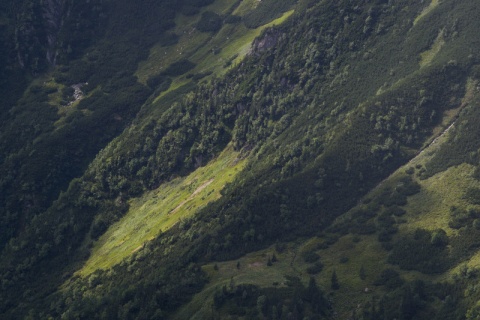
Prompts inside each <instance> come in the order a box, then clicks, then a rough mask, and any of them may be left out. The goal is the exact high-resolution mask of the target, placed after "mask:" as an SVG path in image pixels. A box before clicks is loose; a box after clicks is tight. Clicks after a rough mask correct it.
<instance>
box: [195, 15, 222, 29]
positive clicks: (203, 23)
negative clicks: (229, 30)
mask: <svg viewBox="0 0 480 320" xmlns="http://www.w3.org/2000/svg"><path fill="white" fill-rule="evenodd" d="M222 23H223V21H222V18H221V17H220V16H219V15H218V14H216V13H215V12H212V11H205V12H203V13H202V17H201V18H200V21H199V22H198V23H197V29H198V30H200V31H202V32H217V31H218V30H220V28H221V27H222Z"/></svg>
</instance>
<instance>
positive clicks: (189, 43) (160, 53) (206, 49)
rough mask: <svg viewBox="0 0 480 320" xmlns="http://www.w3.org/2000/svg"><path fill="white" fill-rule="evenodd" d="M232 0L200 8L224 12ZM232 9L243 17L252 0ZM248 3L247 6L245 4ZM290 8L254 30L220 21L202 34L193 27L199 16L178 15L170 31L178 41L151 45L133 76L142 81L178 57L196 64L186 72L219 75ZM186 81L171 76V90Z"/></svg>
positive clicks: (288, 13)
mask: <svg viewBox="0 0 480 320" xmlns="http://www.w3.org/2000/svg"><path fill="white" fill-rule="evenodd" d="M235 2H236V1H232V0H230V1H216V2H215V3H213V4H212V5H210V6H208V7H206V8H204V9H203V10H202V12H203V11H213V12H215V13H218V14H220V15H221V14H225V12H227V11H228V10H229V9H231V8H233V7H232V6H234V5H235ZM244 2H245V4H243V2H242V4H241V5H240V6H239V7H238V8H236V9H235V10H234V11H233V14H235V15H238V16H243V15H244V14H246V13H248V12H249V11H250V10H253V9H254V5H253V4H252V3H251V2H252V1H244ZM249 3H250V4H251V5H250V6H247V4H249ZM293 12H294V10H290V11H288V12H285V13H283V15H282V16H281V17H279V18H277V19H275V20H273V21H271V22H269V23H267V24H265V25H263V26H260V27H258V28H256V29H248V28H247V27H245V25H244V24H243V23H241V22H240V23H235V24H226V23H225V24H224V25H223V27H222V29H220V30H219V31H218V32H217V33H215V34H211V33H205V32H200V31H198V30H197V29H196V28H195V26H196V24H197V22H198V20H199V19H200V14H198V15H196V16H194V17H186V16H183V15H179V16H178V17H177V19H176V28H175V30H174V33H175V34H177V35H178V36H179V40H178V43H176V44H174V45H170V46H162V45H160V44H158V45H156V46H154V47H153V48H152V50H151V52H150V56H149V58H148V59H147V60H146V61H144V62H142V63H140V65H139V68H138V70H137V73H136V75H137V77H138V78H139V80H140V81H141V82H145V81H146V80H147V79H148V77H149V76H151V75H154V74H158V73H160V72H161V71H162V70H164V69H165V68H166V67H168V66H169V65H170V64H172V63H174V62H176V61H179V60H181V59H188V60H190V61H192V62H194V63H195V64H196V67H195V69H193V70H192V71H190V72H189V73H190V74H196V73H205V72H213V73H215V74H221V73H223V72H225V71H226V70H228V67H229V66H230V65H233V64H235V63H236V62H238V61H240V60H241V59H242V58H243V57H244V56H245V55H246V54H247V53H248V50H249V48H250V44H251V43H252V41H253V39H255V37H257V36H258V35H260V33H261V32H262V30H264V29H265V28H267V27H270V26H273V25H279V24H281V23H283V22H284V21H285V20H286V19H287V18H288V17H289V16H290V15H292V13H293ZM188 81H190V80H189V79H187V78H186V77H185V75H183V76H180V77H177V78H176V79H174V81H173V84H172V86H171V88H172V89H174V88H177V87H179V86H180V85H182V84H184V83H186V82H188Z"/></svg>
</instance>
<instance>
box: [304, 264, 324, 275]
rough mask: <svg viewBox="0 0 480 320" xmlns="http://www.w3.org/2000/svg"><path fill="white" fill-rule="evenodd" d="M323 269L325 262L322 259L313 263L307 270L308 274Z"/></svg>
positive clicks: (316, 272)
mask: <svg viewBox="0 0 480 320" xmlns="http://www.w3.org/2000/svg"><path fill="white" fill-rule="evenodd" d="M322 270H323V263H321V262H320V261H317V262H315V263H314V264H313V265H311V266H308V267H307V269H306V271H307V273H308V274H318V273H320V272H322Z"/></svg>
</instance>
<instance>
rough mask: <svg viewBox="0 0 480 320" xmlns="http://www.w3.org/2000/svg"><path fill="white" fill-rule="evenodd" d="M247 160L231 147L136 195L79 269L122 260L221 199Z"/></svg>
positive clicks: (85, 271) (102, 266) (83, 272)
mask: <svg viewBox="0 0 480 320" xmlns="http://www.w3.org/2000/svg"><path fill="white" fill-rule="evenodd" d="M245 162H246V160H245V159H240V158H239V154H238V152H234V151H233V150H232V149H231V148H230V147H228V148H227V149H226V150H225V151H223V152H222V153H221V154H220V155H219V156H218V158H216V159H214V160H212V161H211V162H210V163H209V164H208V165H206V166H205V167H201V168H198V169H197V170H195V171H194V172H193V173H192V174H190V175H189V176H187V177H182V178H176V179H173V180H172V181H170V182H167V183H164V184H162V185H161V186H160V187H159V188H157V189H156V190H152V191H150V192H148V193H146V194H144V195H143V196H142V197H140V198H137V199H133V200H132V201H131V203H130V210H129V211H128V213H127V214H126V215H125V216H124V217H123V218H122V219H121V220H120V221H118V222H117V223H115V224H114V225H113V226H112V227H110V228H109V229H108V231H107V232H106V233H105V234H104V235H102V237H100V239H99V240H98V241H97V243H96V244H95V246H94V248H93V250H92V254H91V256H90V259H89V260H88V261H87V262H86V264H85V266H84V267H83V268H82V269H81V270H80V271H79V273H80V274H81V275H88V274H90V273H91V272H93V271H95V270H96V269H99V268H100V269H107V268H109V267H111V266H113V265H115V264H117V263H119V262H121V261H122V260H123V259H124V258H126V257H128V256H130V255H131V254H132V253H134V252H135V251H137V250H138V249H140V248H141V247H142V246H143V245H144V244H145V243H146V242H147V241H149V240H151V239H153V238H154V237H156V236H157V235H158V234H160V233H161V232H162V231H165V230H167V229H169V228H171V227H172V226H173V225H175V224H176V223H177V222H179V221H181V220H182V219H185V218H188V217H191V216H192V215H194V214H195V213H196V212H198V210H199V209H201V208H202V207H204V206H205V205H206V204H208V203H209V202H211V201H214V200H216V199H218V198H219V197H220V196H221V195H220V190H222V188H223V187H224V186H225V184H226V183H228V182H231V181H232V180H233V179H234V178H235V177H236V176H237V175H238V174H239V173H240V172H241V171H242V169H243V167H244V165H245Z"/></svg>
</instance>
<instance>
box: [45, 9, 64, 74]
mask: <svg viewBox="0 0 480 320" xmlns="http://www.w3.org/2000/svg"><path fill="white" fill-rule="evenodd" d="M64 12H65V0H45V1H44V2H43V19H44V21H45V22H44V24H45V33H46V37H47V39H46V41H47V43H46V46H47V55H46V58H47V61H48V63H49V64H50V65H55V64H56V60H57V55H58V50H57V38H58V33H59V31H60V29H61V27H62V25H63V16H64Z"/></svg>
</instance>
